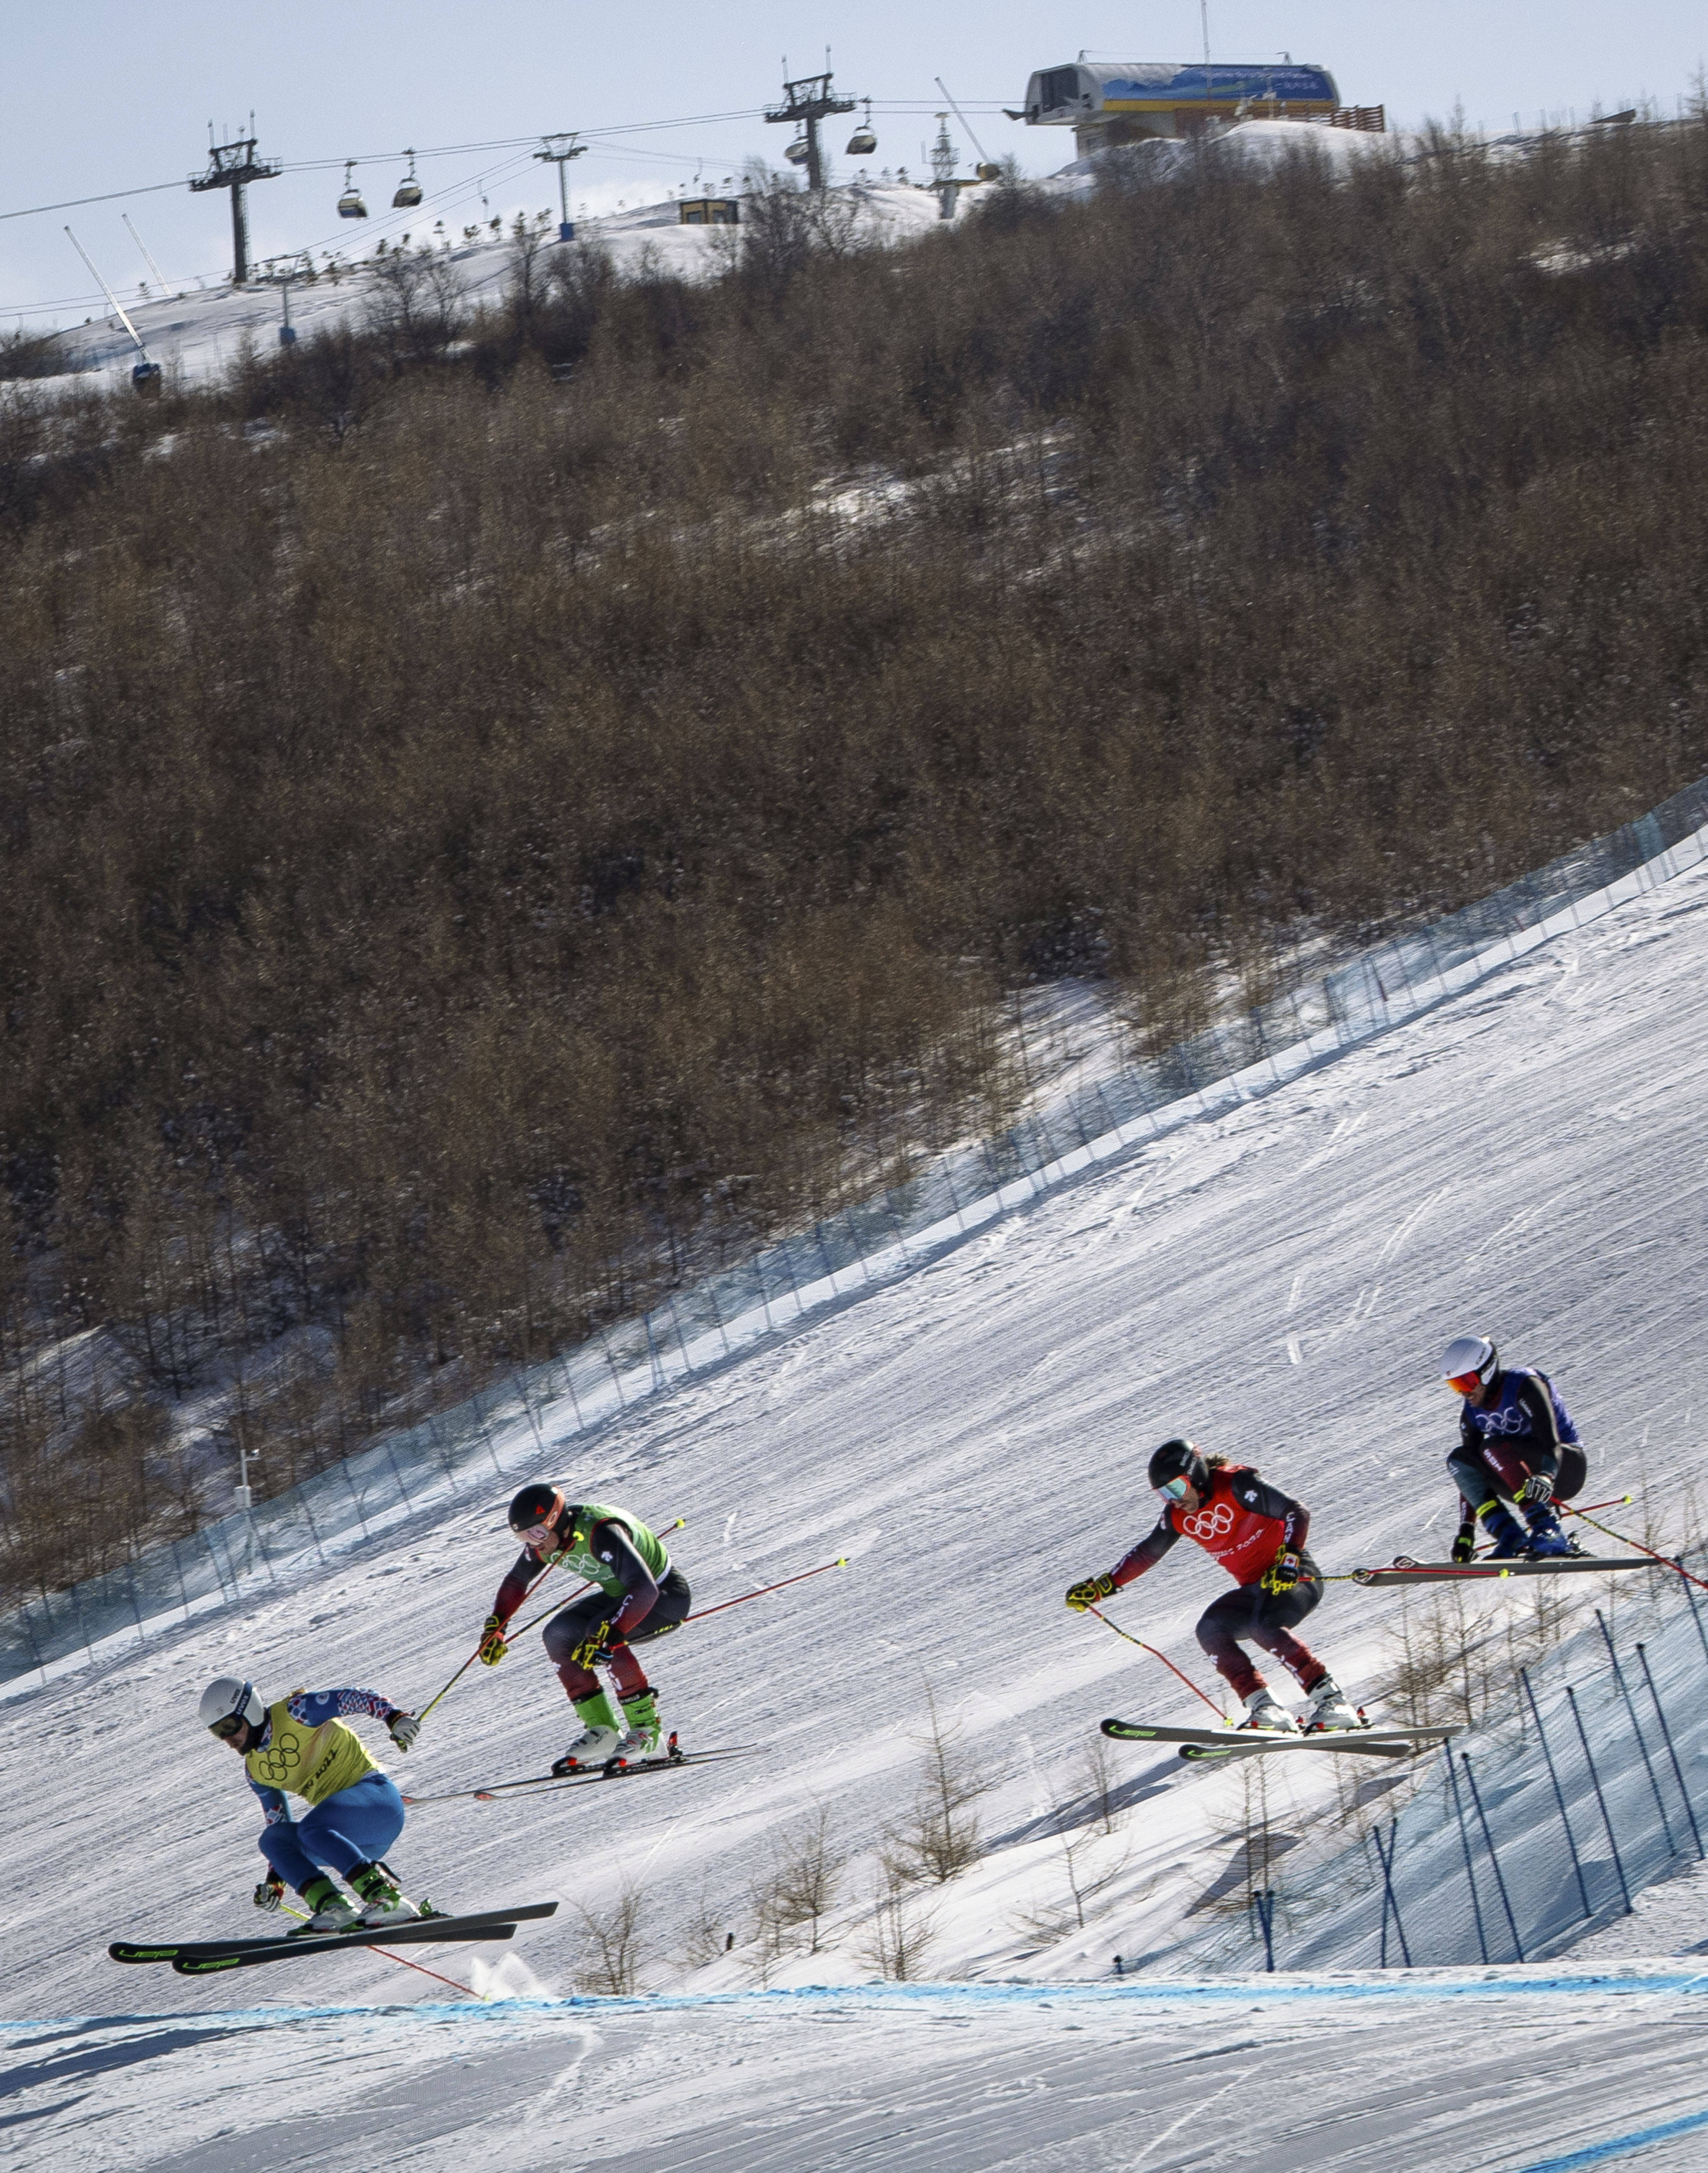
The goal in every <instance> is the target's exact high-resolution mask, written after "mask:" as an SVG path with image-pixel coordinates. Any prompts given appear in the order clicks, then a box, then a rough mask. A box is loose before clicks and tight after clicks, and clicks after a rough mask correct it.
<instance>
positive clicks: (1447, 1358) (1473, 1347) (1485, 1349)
mask: <svg viewBox="0 0 1708 2173" xmlns="http://www.w3.org/2000/svg"><path fill="white" fill-rule="evenodd" d="M1500 1367H1501V1354H1500V1352H1499V1351H1496V1350H1495V1346H1494V1345H1493V1344H1492V1343H1491V1342H1490V1340H1489V1339H1488V1337H1487V1336H1486V1335H1456V1336H1455V1337H1454V1338H1453V1340H1452V1342H1451V1343H1450V1344H1448V1345H1447V1349H1446V1350H1445V1351H1442V1353H1441V1378H1442V1379H1443V1380H1444V1381H1451V1382H1452V1384H1453V1386H1454V1387H1455V1388H1459V1389H1460V1392H1461V1394H1463V1393H1465V1391H1464V1390H1463V1387H1462V1383H1464V1382H1466V1381H1468V1380H1469V1379H1470V1378H1472V1376H1473V1375H1474V1376H1475V1377H1476V1378H1477V1379H1478V1380H1479V1381H1480V1382H1481V1383H1482V1384H1483V1386H1484V1388H1487V1387H1488V1385H1489V1383H1490V1381H1492V1380H1493V1379H1494V1378H1495V1374H1496V1373H1497V1372H1499V1371H1500Z"/></svg>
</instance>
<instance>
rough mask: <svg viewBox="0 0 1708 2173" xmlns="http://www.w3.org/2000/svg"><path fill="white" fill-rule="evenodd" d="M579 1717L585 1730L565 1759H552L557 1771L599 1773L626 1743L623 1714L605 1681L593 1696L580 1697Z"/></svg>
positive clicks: (566, 1752) (564, 1754) (553, 1766)
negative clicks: (624, 1740)
mask: <svg viewBox="0 0 1708 2173" xmlns="http://www.w3.org/2000/svg"><path fill="white" fill-rule="evenodd" d="M575 1717H576V1718H577V1720H579V1722H580V1723H581V1733H580V1734H579V1735H578V1736H577V1737H576V1739H575V1740H574V1742H573V1743H572V1744H570V1746H569V1748H568V1750H566V1751H565V1752H564V1753H563V1756H562V1757H561V1758H558V1759H554V1760H553V1761H552V1771H553V1772H554V1773H558V1774H563V1773H587V1772H596V1771H598V1769H599V1768H600V1767H601V1766H608V1765H609V1764H610V1763H611V1761H612V1759H613V1758H614V1757H616V1756H617V1752H618V1750H619V1749H620V1748H621V1746H622V1736H623V1728H622V1714H621V1713H620V1712H618V1711H617V1701H616V1700H615V1699H614V1698H613V1697H612V1695H611V1693H610V1691H609V1690H606V1688H605V1686H604V1685H603V1684H601V1685H600V1687H599V1688H598V1689H597V1690H595V1691H594V1693H593V1695H592V1696H591V1697H585V1698H577V1699H576V1701H575Z"/></svg>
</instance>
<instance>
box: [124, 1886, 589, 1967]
mask: <svg viewBox="0 0 1708 2173" xmlns="http://www.w3.org/2000/svg"><path fill="white" fill-rule="evenodd" d="M557 1908H558V1904H557V1903H556V1902H555V1901H526V1902H522V1903H520V1904H519V1905H518V1906H516V1907H515V1908H514V1909H486V1910H482V1911H477V1913H474V1914H472V1915H467V1916H461V1917H450V1916H441V1915H429V1916H426V1917H406V1918H405V1919H404V1921H403V1922H401V1924H364V1925H363V1926H362V1927H361V1928H359V1929H358V1930H353V1931H348V1932H312V1933H300V1934H299V1935H298V1936H296V1937H294V1938H293V1937H292V1936H290V1935H289V1934H288V1933H272V1934H270V1935H268V1936H266V1937H263V1938H253V1939H188V1940H179V1941H178V1942H176V1943H175V1944H171V1945H165V1944H161V1945H155V1946H142V1945H139V1944H133V1943H132V1942H131V1941H128V1940H124V1939H117V1940H115V1941H114V1943H113V1944H112V1945H111V1946H110V1947H109V1948H108V1949H107V1952H108V1954H110V1955H111V1956H112V1958H113V1960H115V1961H116V1962H170V1963H171V1964H172V1965H173V1966H174V1968H176V1967H177V1965H179V1964H180V1962H191V1963H196V1964H198V1965H218V1966H219V1967H222V1968H224V1967H229V1966H230V1965H231V1963H232V1962H233V1961H234V1960H240V1959H242V1958H244V1957H245V1956H248V1955H259V1956H260V1957H261V1960H264V1961H265V1960H269V1959H271V1958H272V1957H274V1956H276V1955H281V1954H283V1953H286V1952H288V1953H291V1954H318V1953H320V1951H321V1949H322V1948H325V1947H353V1946H371V1945H373V1944H374V1941H375V1940H379V1939H383V1940H385V1942H387V1944H394V1943H396V1942H400V1941H401V1943H402V1944H404V1945H406V1946H426V1945H428V1944H431V1943H432V1942H433V1941H434V1940H435V1939H477V1938H504V1939H507V1938H509V1937H510V1935H511V1933H513V1932H514V1931H515V1928H516V1926H517V1925H518V1924H519V1923H521V1922H525V1921H526V1920H527V1919H528V1918H531V1917H550V1916H553V1915H555V1914H556V1912H557Z"/></svg>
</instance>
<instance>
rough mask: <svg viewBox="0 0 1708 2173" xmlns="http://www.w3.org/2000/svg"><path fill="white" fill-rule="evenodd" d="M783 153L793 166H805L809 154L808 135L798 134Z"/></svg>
mask: <svg viewBox="0 0 1708 2173" xmlns="http://www.w3.org/2000/svg"><path fill="white" fill-rule="evenodd" d="M783 155H784V158H785V159H788V161H789V164H790V165H791V166H804V165H805V164H806V161H807V156H808V154H807V148H806V137H804V136H797V137H795V141H794V142H793V143H791V144H790V145H789V148H788V149H787V150H786V151H785V152H784V154H783Z"/></svg>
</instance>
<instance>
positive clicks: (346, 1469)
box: [338, 1456, 372, 1539]
mask: <svg viewBox="0 0 1708 2173" xmlns="http://www.w3.org/2000/svg"><path fill="white" fill-rule="evenodd" d="M338 1469H339V1470H340V1471H342V1473H343V1475H344V1484H345V1485H346V1486H348V1488H349V1490H350V1499H351V1500H352V1501H353V1502H354V1503H355V1505H356V1522H357V1523H358V1524H359V1525H360V1526H361V1527H362V1536H363V1538H364V1539H369V1538H370V1537H371V1536H372V1534H370V1533H369V1529H368V1518H367V1515H366V1513H365V1512H364V1509H363V1507H362V1497H361V1496H360V1495H359V1494H358V1492H357V1491H356V1482H355V1480H353V1478H352V1477H351V1476H350V1459H349V1458H348V1456H341V1457H340V1458H339V1459H338Z"/></svg>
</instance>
